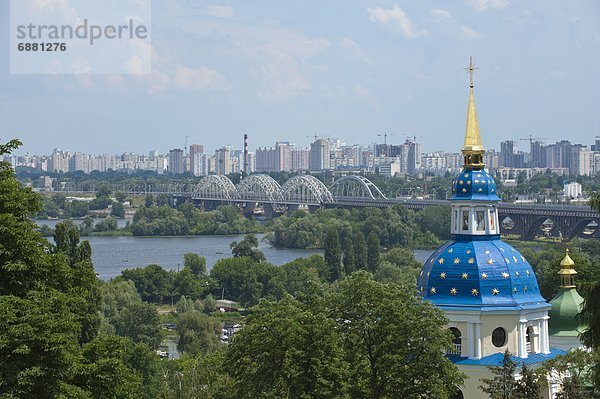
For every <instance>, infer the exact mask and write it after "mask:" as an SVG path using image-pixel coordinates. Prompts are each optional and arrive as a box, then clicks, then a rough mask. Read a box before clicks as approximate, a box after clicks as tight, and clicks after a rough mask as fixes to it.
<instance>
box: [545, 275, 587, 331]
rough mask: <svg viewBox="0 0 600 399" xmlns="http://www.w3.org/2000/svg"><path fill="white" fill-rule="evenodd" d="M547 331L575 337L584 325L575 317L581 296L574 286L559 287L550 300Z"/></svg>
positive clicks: (578, 310) (581, 301)
mask: <svg viewBox="0 0 600 399" xmlns="http://www.w3.org/2000/svg"><path fill="white" fill-rule="evenodd" d="M550 304H551V305H552V309H551V310H550V311H549V312H548V316H550V321H549V322H548V330H549V331H548V332H549V333H550V335H553V336H556V337H577V336H578V335H579V333H581V332H582V331H583V330H584V329H585V326H584V325H583V324H582V323H581V322H580V321H579V320H578V319H577V315H578V314H579V312H580V311H581V307H582V306H583V298H582V297H581V295H579V293H578V292H577V290H576V289H575V288H571V287H569V288H561V289H560V291H558V293H557V294H556V296H555V297H554V298H553V299H552V300H551V301H550Z"/></svg>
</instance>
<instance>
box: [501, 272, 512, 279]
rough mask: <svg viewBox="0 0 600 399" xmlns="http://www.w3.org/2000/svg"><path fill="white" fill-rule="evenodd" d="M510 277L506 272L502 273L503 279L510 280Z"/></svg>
mask: <svg viewBox="0 0 600 399" xmlns="http://www.w3.org/2000/svg"><path fill="white" fill-rule="evenodd" d="M509 277H510V274H508V273H506V272H504V273H502V278H509Z"/></svg>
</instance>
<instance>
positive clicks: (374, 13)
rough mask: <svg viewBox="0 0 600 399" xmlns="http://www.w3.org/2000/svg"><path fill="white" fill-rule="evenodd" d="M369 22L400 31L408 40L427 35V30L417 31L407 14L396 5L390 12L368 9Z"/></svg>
mask: <svg viewBox="0 0 600 399" xmlns="http://www.w3.org/2000/svg"><path fill="white" fill-rule="evenodd" d="M367 11H368V13H369V20H370V21H371V22H373V23H378V24H381V25H384V26H387V27H390V28H392V29H399V30H400V33H401V34H402V36H404V37H405V38H407V39H415V38H417V37H420V36H424V35H427V31H426V30H417V29H416V28H415V27H414V25H413V23H412V21H411V20H410V19H409V18H408V16H407V15H406V13H405V12H404V11H403V10H402V9H401V8H400V7H399V6H398V5H394V7H392V8H391V9H389V10H385V9H383V8H382V7H376V8H367Z"/></svg>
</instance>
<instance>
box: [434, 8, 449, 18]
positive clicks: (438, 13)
mask: <svg viewBox="0 0 600 399" xmlns="http://www.w3.org/2000/svg"><path fill="white" fill-rule="evenodd" d="M430 12H431V14H433V15H434V16H435V17H436V18H437V19H438V20H440V21H444V20H446V19H450V18H452V15H451V14H450V12H449V11H448V10H444V9H443V8H434V9H432V10H431V11H430Z"/></svg>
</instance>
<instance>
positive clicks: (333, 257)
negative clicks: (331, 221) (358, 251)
mask: <svg viewBox="0 0 600 399" xmlns="http://www.w3.org/2000/svg"><path fill="white" fill-rule="evenodd" d="M323 249H324V252H325V253H324V255H325V264H326V265H327V267H328V268H329V271H330V276H329V281H331V282H333V281H336V280H337V279H339V278H340V277H341V275H342V249H341V248H340V236H339V235H338V232H337V230H336V229H335V227H333V226H331V227H329V228H328V229H327V232H326V233H325V240H324V243H323Z"/></svg>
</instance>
